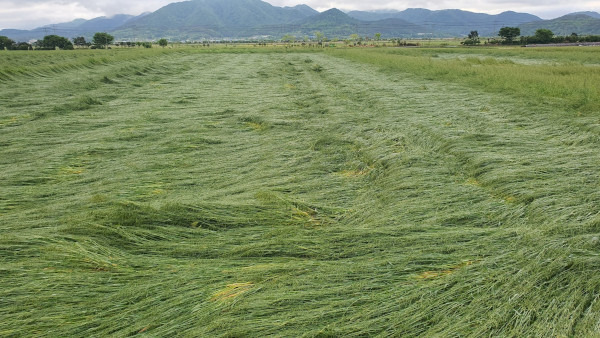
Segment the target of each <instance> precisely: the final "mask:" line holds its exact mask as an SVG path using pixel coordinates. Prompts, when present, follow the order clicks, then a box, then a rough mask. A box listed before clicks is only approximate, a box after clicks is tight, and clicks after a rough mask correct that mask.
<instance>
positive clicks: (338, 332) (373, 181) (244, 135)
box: [0, 48, 600, 337]
mask: <svg viewBox="0 0 600 338" xmlns="http://www.w3.org/2000/svg"><path fill="white" fill-rule="evenodd" d="M599 84H600V52H599V50H598V49H594V48H588V49H586V48H582V49H577V48H573V49H571V48H565V49H543V50H542V49H539V50H525V49H484V48H481V49H460V48H453V49H439V50H438V49H382V48H380V49H371V50H361V49H347V50H346V49H332V50H328V51H302V50H299V51H296V52H291V53H282V52H277V51H276V50H270V49H266V50H262V51H261V50H258V49H248V50H244V49H240V48H236V49H208V50H203V51H202V50H198V49H191V48H190V49H165V50H163V49H160V50H159V49H153V50H143V51H142V50H131V51H127V50H110V51H66V52H63V51H52V52H36V53H31V52H29V53H26V52H4V53H2V52H0V93H1V95H0V285H1V287H0V336H3V337H10V336H49V337H50V336H52V337H68V336H80V337H90V336H97V337H103V336H129V335H145V336H224V337H233V336H257V337H258V336H307V337H314V336H345V337H346V336H516V337H522V336H536V337H540V336H547V337H550V336H552V337H555V336H599V335H600V299H599V297H600V255H599V254H600V170H599V168H600V109H599V106H598V105H599V103H598V102H599V100H598V98H600V89H599Z"/></svg>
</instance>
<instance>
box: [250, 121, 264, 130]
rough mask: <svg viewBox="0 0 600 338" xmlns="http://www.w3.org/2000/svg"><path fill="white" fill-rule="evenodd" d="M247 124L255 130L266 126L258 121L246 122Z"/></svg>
mask: <svg viewBox="0 0 600 338" xmlns="http://www.w3.org/2000/svg"><path fill="white" fill-rule="evenodd" d="M246 125H247V126H248V127H250V128H252V129H254V130H263V129H265V126H264V125H262V124H260V123H256V122H246Z"/></svg>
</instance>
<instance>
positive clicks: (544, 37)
mask: <svg viewBox="0 0 600 338" xmlns="http://www.w3.org/2000/svg"><path fill="white" fill-rule="evenodd" d="M533 37H534V38H535V42H537V43H550V42H552V38H553V37H554V33H552V31H551V30H549V29H544V28H541V29H538V30H536V31H535V35H534V36H533Z"/></svg>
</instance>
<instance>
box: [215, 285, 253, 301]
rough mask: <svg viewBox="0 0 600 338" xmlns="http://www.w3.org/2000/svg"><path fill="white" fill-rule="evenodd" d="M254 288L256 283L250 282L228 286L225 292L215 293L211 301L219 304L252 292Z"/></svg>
mask: <svg viewBox="0 0 600 338" xmlns="http://www.w3.org/2000/svg"><path fill="white" fill-rule="evenodd" d="M253 287H254V283H250V282H247V283H233V284H227V286H226V287H225V288H224V289H223V290H221V291H219V292H217V293H215V294H214V295H213V296H212V297H211V298H210V300H211V301H213V302H218V301H225V300H228V299H233V298H236V297H239V296H240V295H242V294H244V293H246V292H248V291H250V290H251V289H252V288H253Z"/></svg>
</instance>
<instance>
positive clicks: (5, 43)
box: [0, 36, 15, 50]
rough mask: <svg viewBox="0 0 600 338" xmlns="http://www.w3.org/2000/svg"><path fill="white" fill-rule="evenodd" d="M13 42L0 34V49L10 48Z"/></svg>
mask: <svg viewBox="0 0 600 338" xmlns="http://www.w3.org/2000/svg"><path fill="white" fill-rule="evenodd" d="M14 44H15V42H14V41H13V40H11V39H9V38H8V37H6V36H0V50H4V49H12V47H13V45H14Z"/></svg>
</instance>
